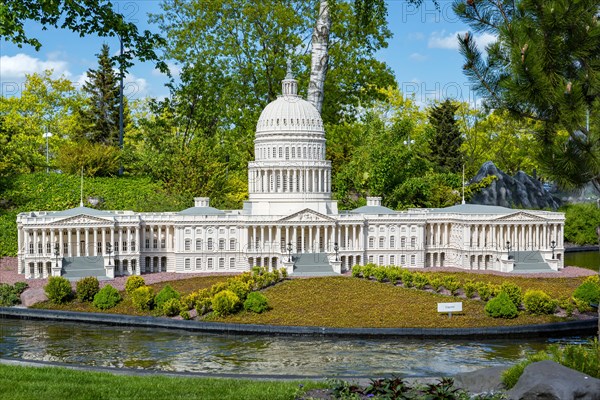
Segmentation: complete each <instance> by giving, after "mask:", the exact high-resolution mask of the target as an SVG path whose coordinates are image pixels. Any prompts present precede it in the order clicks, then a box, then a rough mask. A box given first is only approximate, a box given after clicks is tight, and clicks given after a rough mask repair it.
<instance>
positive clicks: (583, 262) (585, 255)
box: [565, 250, 600, 271]
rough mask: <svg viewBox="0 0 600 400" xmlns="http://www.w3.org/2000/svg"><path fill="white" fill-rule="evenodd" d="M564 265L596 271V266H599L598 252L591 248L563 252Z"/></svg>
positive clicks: (599, 253) (599, 254) (599, 256)
mask: <svg viewBox="0 0 600 400" xmlns="http://www.w3.org/2000/svg"><path fill="white" fill-rule="evenodd" d="M565 265H573V266H576V267H582V268H588V269H591V270H594V271H598V267H599V266H600V252H598V251H596V250H593V251H575V252H570V253H565Z"/></svg>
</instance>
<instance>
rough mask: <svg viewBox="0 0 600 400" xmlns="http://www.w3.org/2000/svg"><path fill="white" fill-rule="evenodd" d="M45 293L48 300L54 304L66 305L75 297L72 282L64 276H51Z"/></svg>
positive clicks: (45, 287)
mask: <svg viewBox="0 0 600 400" xmlns="http://www.w3.org/2000/svg"><path fill="white" fill-rule="evenodd" d="M44 291H45V292H46V295H47V296H48V299H49V300H50V301H51V302H53V303H54V304H63V303H66V302H68V301H69V300H71V298H72V296H73V290H72V289H71V282H69V280H68V279H67V278H63V277H62V276H51V277H50V278H48V284H47V285H46V286H44Z"/></svg>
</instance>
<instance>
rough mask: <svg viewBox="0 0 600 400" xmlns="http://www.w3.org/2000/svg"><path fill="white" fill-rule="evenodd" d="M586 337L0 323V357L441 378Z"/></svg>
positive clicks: (216, 370) (153, 367)
mask: <svg viewBox="0 0 600 400" xmlns="http://www.w3.org/2000/svg"><path fill="white" fill-rule="evenodd" d="M586 340H587V338H579V337H569V338H562V339H528V340H515V339H511V340H440V339H435V340H419V339H393V340H392V339H339V338H320V337H288V336H285V337H284V336H252V335H249V336H241V335H240V336H237V335H236V336H232V335H211V334H204V333H195V332H181V331H170V330H161V329H149V328H130V327H127V328H124V327H114V326H104V325H93V324H81V323H56V322H48V321H27V320H13V319H2V318H0V357H9V358H19V359H25V360H44V361H55V362H61V363H68V364H81V365H92V366H106V367H128V368H143V369H149V370H163V371H187V372H202V373H211V374H251V375H302V376H328V377H333V376H338V377H350V376H357V377H358V376H370V377H373V376H381V375H391V374H396V375H399V376H444V375H452V374H456V373H460V372H468V371H472V370H476V369H478V368H483V367H487V366H503V365H508V364H511V363H514V362H515V361H516V360H518V359H520V358H522V357H523V356H525V355H526V354H529V353H532V352H535V351H538V350H541V349H543V348H545V347H546V346H547V345H548V344H549V343H554V342H569V343H573V342H575V343H579V342H584V341H586Z"/></svg>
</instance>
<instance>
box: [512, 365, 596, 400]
mask: <svg viewBox="0 0 600 400" xmlns="http://www.w3.org/2000/svg"><path fill="white" fill-rule="evenodd" d="M508 398H509V399H515V400H571V399H573V400H575V399H577V400H600V379H596V378H592V377H589V376H587V375H585V374H582V373H581V372H578V371H575V370H572V369H570V368H567V367H564V366H562V365H560V364H557V363H555V362H554V361H548V360H547V361H540V362H536V363H532V364H529V365H528V366H527V367H526V368H525V371H523V375H521V378H519V381H518V382H517V384H516V385H515V387H514V388H512V390H510V391H509V392H508Z"/></svg>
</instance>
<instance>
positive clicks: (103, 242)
mask: <svg viewBox="0 0 600 400" xmlns="http://www.w3.org/2000/svg"><path fill="white" fill-rule="evenodd" d="M139 238H140V229H139V227H123V228H114V227H110V228H68V229H58V230H56V229H48V230H47V229H42V230H41V231H40V230H38V229H32V230H29V229H25V230H24V232H23V237H21V235H19V241H20V242H21V241H22V242H21V243H19V246H23V247H22V248H23V249H24V253H25V254H45V255H52V256H54V255H55V252H56V245H57V244H58V255H59V256H62V257H84V256H99V255H108V252H107V250H108V248H107V244H108V243H111V247H112V249H111V252H112V254H115V253H126V254H129V253H134V252H137V251H138V248H137V246H138V243H139V242H140V239H139Z"/></svg>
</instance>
